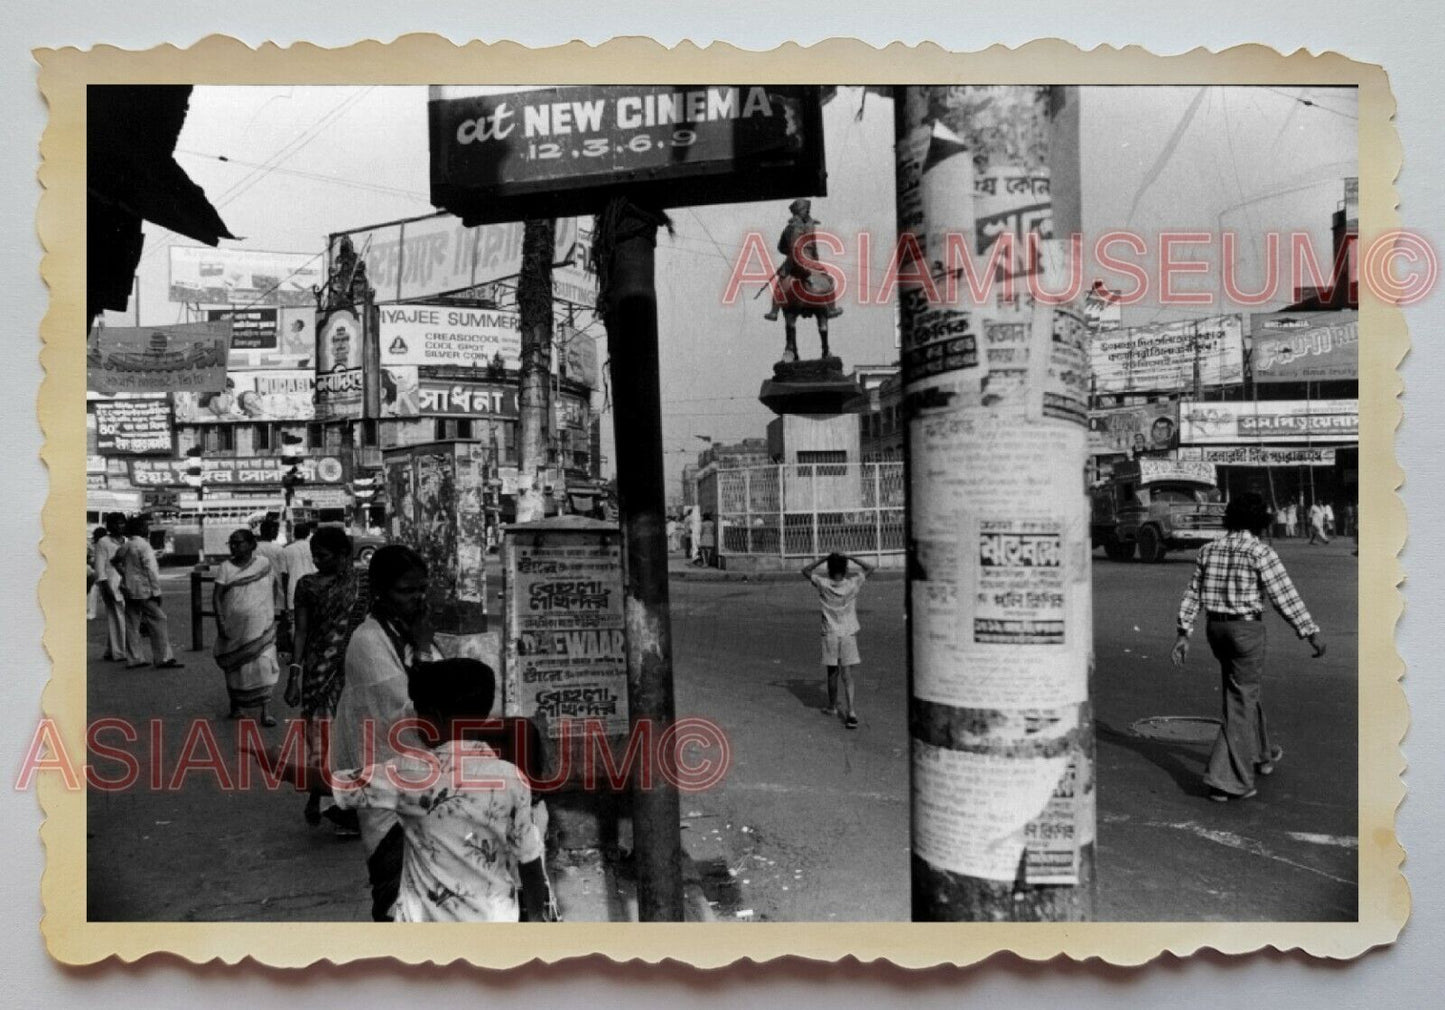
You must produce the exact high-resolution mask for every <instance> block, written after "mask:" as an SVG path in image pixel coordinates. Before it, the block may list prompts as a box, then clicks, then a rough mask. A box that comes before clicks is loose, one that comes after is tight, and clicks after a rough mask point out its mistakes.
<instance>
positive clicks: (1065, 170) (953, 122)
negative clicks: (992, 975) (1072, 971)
mask: <svg viewBox="0 0 1445 1010" xmlns="http://www.w3.org/2000/svg"><path fill="white" fill-rule="evenodd" d="M894 93H895V98H894V115H895V136H896V141H897V148H896V151H897V159H898V161H897V172H898V189H897V193H898V229H899V239H900V242H906V241H912V240H914V239H916V240H917V243H918V247H919V249H920V250H921V252H922V254H923V256H924V258H925V261H927V262H928V264H929V266H928V273H929V274H930V275H933V277H934V279H935V280H936V282H937V283H938V284H939V286H940V288H942V286H943V277H942V275H941V271H942V269H943V266H942V264H944V263H946V262H947V258H946V256H945V255H944V250H945V249H946V248H947V237H948V236H950V235H958V236H962V237H963V239H964V244H965V245H966V246H967V251H968V253H969V254H975V253H977V252H979V250H978V249H977V248H976V245H975V242H976V236H978V235H980V234H982V230H981V229H980V228H979V223H980V221H981V220H982V219H983V218H984V216H985V215H987V216H988V217H989V218H990V219H992V220H994V221H998V220H1001V219H1002V220H1005V221H1007V220H1008V217H1007V215H1009V214H1014V215H1015V217H1017V218H1018V219H1020V220H1022V221H1023V222H1024V223H1023V225H1022V226H1021V227H1019V229H1018V231H1019V233H1020V234H1019V239H1020V242H1021V243H1022V242H1025V241H1026V239H1025V236H1024V235H1023V234H1022V233H1024V232H1027V231H1028V230H1029V225H1028V222H1029V221H1031V220H1033V219H1035V218H1036V217H1037V216H1038V214H1039V210H1038V208H1039V205H1040V204H1050V203H1051V204H1052V205H1053V208H1054V219H1053V234H1054V235H1061V236H1068V235H1070V234H1071V233H1074V232H1077V231H1079V230H1080V229H1079V222H1078V220H1077V219H1076V218H1077V216H1078V199H1077V194H1076V193H1065V192H1064V191H1065V190H1067V189H1070V188H1071V187H1073V186H1077V179H1078V170H1077V166H1076V164H1074V165H1070V164H1068V162H1067V159H1069V158H1074V159H1076V158H1077V157H1078V153H1077V145H1076V142H1075V141H1076V137H1077V102H1078V93H1077V89H1059V88H1055V89H1050V88H1046V87H1014V86H1006V87H958V86H949V87H900V88H896V89H895V92H894ZM1070 116H1072V117H1074V118H1073V119H1069V118H1068V117H1070ZM1051 142H1054V143H1051ZM1055 185H1057V189H1054V186H1055ZM1051 190H1053V191H1052V192H1051ZM1006 227H1008V228H1013V227H1014V226H1013V224H1007V225H1006ZM987 251H988V250H986V249H985V250H983V252H987ZM1039 252H1040V254H1041V256H1040V257H1039V262H1038V263H1037V264H1034V263H1032V262H1031V261H1032V259H1033V257H1031V256H1028V255H1026V254H1025V255H1022V256H1014V257H1012V259H1011V260H1010V261H1009V262H1008V265H1007V266H1006V267H1005V269H1008V270H1011V271H1021V272H1020V273H1018V274H1017V276H1016V277H1015V280H1016V282H1017V283H1018V285H1019V286H1020V287H1022V286H1024V285H1025V284H1026V283H1027V281H1028V278H1029V276H1031V275H1030V274H1029V273H1028V271H1031V270H1037V271H1039V272H1040V273H1039V274H1037V275H1033V276H1039V277H1041V279H1042V281H1043V283H1042V284H1041V285H1040V287H1041V289H1042V290H1044V291H1049V292H1058V291H1060V290H1063V289H1065V288H1066V287H1067V280H1068V275H1069V273H1070V271H1069V270H1067V269H1065V267H1066V265H1067V264H1066V262H1065V261H1064V258H1063V257H1064V254H1063V253H1062V250H1061V248H1060V244H1059V243H1056V242H1049V241H1045V242H1043V243H1042V248H1040V250H1039ZM975 262H976V263H978V262H981V257H979V258H976V259H975ZM910 263H914V264H915V265H916V261H914V260H912V259H911V258H909V259H908V260H905V262H904V263H903V264H902V267H903V269H902V271H901V272H902V273H903V275H904V276H905V277H906V276H907V274H908V270H907V268H908V267H909V265H910ZM976 272H977V271H976ZM923 281H924V279H923V276H922V275H921V272H920V273H918V274H915V277H914V280H912V281H903V280H901V281H900V285H899V300H900V306H901V316H902V348H901V350H902V378H903V397H904V408H905V416H906V418H907V422H906V429H905V450H904V453H905V459H906V472H907V474H908V492H909V494H908V509H907V524H908V534H907V544H908V558H907V563H908V569H907V575H908V589H907V593H906V594H905V597H904V599H905V600H906V601H907V606H908V629H909V630H908V665H909V694H910V699H909V706H910V708H909V720H908V721H909V734H910V738H911V739H910V744H911V755H912V757H911V760H912V778H911V782H912V796H911V801H912V825H913V836H912V843H913V844H912V853H913V854H912V908H913V919H914V920H915V921H1005V920H1013V921H1061V920H1062V921H1076V920H1084V919H1088V918H1090V917H1091V916H1092V913H1093V884H1094V866H1093V843H1094V795H1095V788H1094V730H1093V715H1092V711H1091V709H1090V703H1089V677H1090V672H1091V668H1092V665H1093V626H1092V623H1093V622H1092V599H1091V587H1090V560H1089V555H1090V551H1089V526H1088V510H1087V506H1086V498H1085V487H1084V468H1085V461H1086V458H1087V455H1086V435H1087V420H1088V357H1087V328H1086V326H1085V323H1084V318H1083V312H1082V305H1081V304H1077V305H1075V304H1067V303H1066V304H1058V305H1054V304H1046V303H1045V301H1044V300H1043V299H1039V300H1038V301H1035V298H1034V297H1033V296H1032V294H1031V293H1030V292H1027V291H1025V292H1024V293H1023V294H1021V295H1020V297H1019V299H1018V301H1017V303H1011V304H1000V303H999V301H998V300H997V299H996V298H995V299H991V300H989V301H988V302H987V303H986V304H983V305H979V306H974V305H972V303H971V299H970V296H969V295H968V293H967V288H966V287H965V286H964V285H962V284H960V285H959V289H960V294H959V300H957V301H955V302H953V303H952V304H947V303H944V302H943V301H942V300H938V299H933V298H931V297H930V296H929V293H928V288H927V286H926V285H925V284H924V282H923ZM1082 294H1083V292H1082V291H1079V292H1077V295H1082ZM995 347H999V348H1006V349H1007V350H1006V352H1005V353H1001V354H998V355H997V358H996V359H995V360H993V361H991V360H990V352H991V349H993V348H995ZM1020 352H1022V354H1023V355H1024V357H1025V359H1026V364H1025V365H1024V366H1023V367H1021V366H1020V363H1019V355H1020Z"/></svg>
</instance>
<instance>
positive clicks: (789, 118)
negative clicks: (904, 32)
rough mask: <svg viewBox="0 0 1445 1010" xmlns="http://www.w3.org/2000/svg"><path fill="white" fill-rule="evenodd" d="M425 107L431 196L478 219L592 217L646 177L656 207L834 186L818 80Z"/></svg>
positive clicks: (442, 101)
mask: <svg viewBox="0 0 1445 1010" xmlns="http://www.w3.org/2000/svg"><path fill="white" fill-rule="evenodd" d="M454 93H455V92H454V91H452V90H451V89H446V88H442V89H438V92H437V94H439V95H440V97H437V98H433V99H432V100H431V101H429V102H428V103H427V105H428V109H427V113H428V122H429V134H430V149H431V199H432V203H433V204H435V205H436V206H438V207H444V208H446V209H447V210H450V211H452V212H453V213H457V214H460V215H461V216H462V218H463V219H464V220H465V221H466V222H467V223H469V224H476V223H483V222H488V221H516V220H525V219H527V218H529V217H563V216H569V215H576V214H595V213H598V212H599V211H600V210H601V209H602V206H603V203H604V201H605V200H606V199H607V198H608V197H609V196H611V195H615V194H621V193H624V192H627V191H635V190H637V189H638V188H639V186H641V187H642V188H645V190H646V196H647V199H648V200H649V202H651V203H652V204H653V205H654V206H658V207H676V206H696V205H701V204H716V203H735V202H751V201H756V200H775V199H783V198H789V199H791V198H794V197H800V196H821V195H825V194H826V185H825V181H824V180H825V173H824V169H823V128H822V126H823V121H822V104H821V102H820V98H819V91H818V88H816V87H814V86H809V85H742V86H734V85H710V86H707V85H694V86H674V85H667V84H659V85H646V84H644V85H626V86H612V85H609V86H599V85H583V86H578V87H559V88H540V89H535V90H529V91H510V92H503V93H500V94H489V95H469V96H466V97H451V95H452V94H454Z"/></svg>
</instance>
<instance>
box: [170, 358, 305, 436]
mask: <svg viewBox="0 0 1445 1010" xmlns="http://www.w3.org/2000/svg"><path fill="white" fill-rule="evenodd" d="M315 399H316V373H315V372H313V371H311V370H310V369H304V368H301V369H279V368H277V369H264V370H260V371H254V372H252V371H241V372H229V373H227V375H226V388H225V390H224V391H223V392H220V393H177V394H176V395H175V401H176V420H177V421H181V422H184V423H188V424H196V423H199V422H202V421H206V422H216V421H249V422H253V423H261V422H265V421H310V420H312V419H313V418H315V417H316V403H315Z"/></svg>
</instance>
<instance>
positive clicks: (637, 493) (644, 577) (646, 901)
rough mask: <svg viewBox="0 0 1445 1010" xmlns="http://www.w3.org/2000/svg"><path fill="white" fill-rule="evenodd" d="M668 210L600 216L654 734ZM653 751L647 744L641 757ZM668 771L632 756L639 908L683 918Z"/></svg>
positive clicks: (632, 566) (659, 710)
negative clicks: (661, 284) (661, 288)
mask: <svg viewBox="0 0 1445 1010" xmlns="http://www.w3.org/2000/svg"><path fill="white" fill-rule="evenodd" d="M665 220H666V219H665V218H664V217H663V216H662V215H661V214H658V213H654V212H651V211H648V210H646V209H644V208H640V207H638V206H636V205H635V204H633V203H632V202H631V201H629V200H626V199H616V200H613V201H612V202H611V203H610V204H609V205H608V208H607V211H606V213H604V214H603V215H602V216H601V218H600V219H599V221H598V225H597V241H598V247H599V249H600V251H601V254H600V255H599V257H598V260H599V267H600V271H599V272H600V278H599V279H600V281H601V284H600V288H601V290H599V292H598V303H599V305H601V306H603V318H604V320H605V322H606V326H607V338H608V348H609V351H610V358H611V368H612V388H613V389H614V390H616V391H617V395H616V399H615V401H614V402H615V404H616V406H615V408H614V410H615V413H614V415H613V432H614V435H615V438H616V444H617V504H618V512H619V518H620V521H621V524H622V546H623V557H624V573H625V585H626V593H627V595H626V600H625V603H624V608H625V615H626V621H627V686H628V694H629V709H630V711H631V718H632V730H633V733H634V734H641V733H644V732H646V733H650V735H651V738H652V740H654V741H659V740H662V739H663V738H664V735H665V734H667V731H668V729H669V727H671V726H672V724H673V721H674V715H675V713H674V702H673V685H672V629H671V624H670V619H669V612H668V586H667V491H666V484H665V482H664V479H663V465H662V400H661V394H660V392H659V388H658V374H659V372H658V336H657V289H656V286H655V281H654V267H653V257H654V253H655V251H656V245H657V229H658V226H659V225H660V224H662V223H663V222H664V221H665ZM698 507H699V508H700V507H701V504H699V505H698ZM669 736H670V734H669ZM644 739H645V738H644ZM652 757H653V755H652V754H648V756H647V757H646V758H645V760H652ZM657 758H658V759H660V760H661V761H664V762H666V761H670V760H673V759H674V756H672V755H667V754H661V753H658V754H657ZM664 771H665V769H662V768H654V769H652V772H653V774H652V775H651V779H652V781H651V784H650V786H647V787H644V785H643V783H642V781H641V777H640V769H639V768H638V767H637V766H634V771H633V788H632V837H633V851H634V856H635V865H636V867H637V912H638V917H639V918H640V919H641V920H642V921H643V922H681V921H682V919H683V905H682V834H681V828H680V823H679V816H680V808H679V800H678V793H677V787H676V785H675V783H674V782H672V781H669V780H668V777H667V776H666V775H665V774H662V772H664Z"/></svg>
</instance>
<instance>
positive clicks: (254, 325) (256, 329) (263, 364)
mask: <svg viewBox="0 0 1445 1010" xmlns="http://www.w3.org/2000/svg"><path fill="white" fill-rule="evenodd" d="M206 315H207V317H208V318H209V319H213V320H221V319H230V320H231V321H232V328H233V336H232V339H231V353H230V355H229V356H228V357H227V363H228V364H229V365H230V367H231V368H232V369H241V370H246V369H258V368H315V367H316V360H315V357H316V310H315V309H314V308H309V307H308V308H300V307H294V308H269V309H266V308H263V309H207V310H206Z"/></svg>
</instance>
